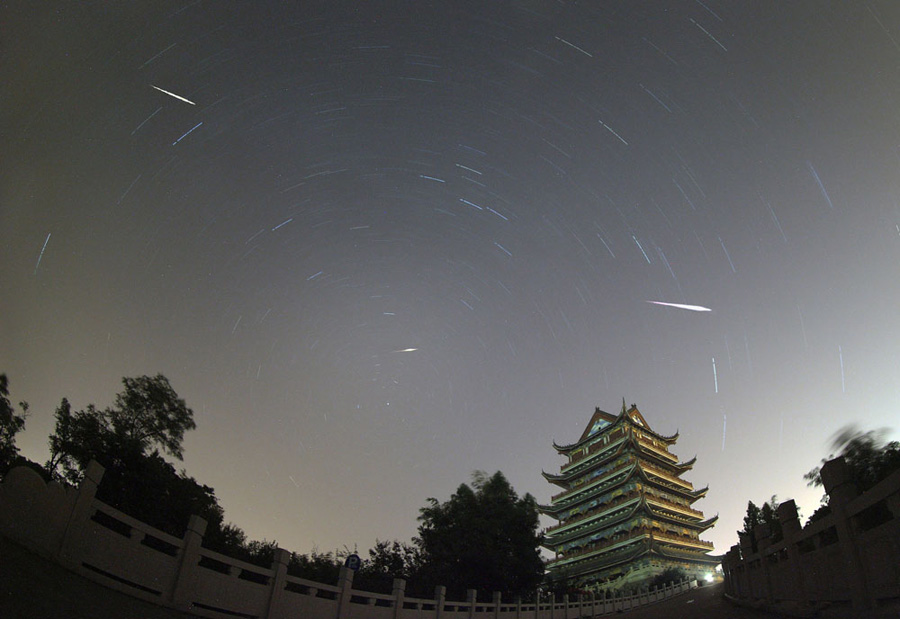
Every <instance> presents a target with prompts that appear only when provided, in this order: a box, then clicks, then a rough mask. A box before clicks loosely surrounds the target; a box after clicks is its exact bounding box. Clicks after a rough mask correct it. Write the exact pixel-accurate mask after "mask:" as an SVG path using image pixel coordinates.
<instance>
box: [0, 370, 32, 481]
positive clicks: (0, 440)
mask: <svg viewBox="0 0 900 619" xmlns="http://www.w3.org/2000/svg"><path fill="white" fill-rule="evenodd" d="M19 406H20V407H21V408H22V414H21V415H17V414H16V410H15V408H13V405H12V404H11V403H10V401H9V380H8V379H7V378H6V374H0V478H2V477H3V476H4V475H6V472H7V471H8V470H9V469H10V468H12V466H13V463H14V462H15V460H16V458H17V456H18V454H19V449H18V448H17V447H16V434H18V433H19V432H21V431H22V429H23V428H24V427H25V419H26V418H27V417H28V404H26V403H25V402H20V403H19Z"/></svg>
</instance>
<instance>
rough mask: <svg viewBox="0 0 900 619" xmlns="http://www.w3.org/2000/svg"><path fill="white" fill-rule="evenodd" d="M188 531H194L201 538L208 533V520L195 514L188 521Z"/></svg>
mask: <svg viewBox="0 0 900 619" xmlns="http://www.w3.org/2000/svg"><path fill="white" fill-rule="evenodd" d="M187 528H188V531H192V532H194V533H196V534H198V535H200V536H203V534H205V533H206V518H204V517H203V516H198V515H197V514H193V515H192V516H191V518H190V520H188V526H187Z"/></svg>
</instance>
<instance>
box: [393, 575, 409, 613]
mask: <svg viewBox="0 0 900 619" xmlns="http://www.w3.org/2000/svg"><path fill="white" fill-rule="evenodd" d="M391 595H393V596H394V619H400V615H401V614H402V613H403V602H404V601H405V600H406V580H404V579H403V578H395V579H394V588H393V590H392V591H391Z"/></svg>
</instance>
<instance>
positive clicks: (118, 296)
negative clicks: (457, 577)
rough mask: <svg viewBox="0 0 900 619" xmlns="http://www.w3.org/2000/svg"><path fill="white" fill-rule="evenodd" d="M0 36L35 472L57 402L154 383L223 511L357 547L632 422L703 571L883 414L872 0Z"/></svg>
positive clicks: (321, 17) (0, 137) (1, 344)
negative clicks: (833, 442)
mask: <svg viewBox="0 0 900 619" xmlns="http://www.w3.org/2000/svg"><path fill="white" fill-rule="evenodd" d="M0 35H2V39H3V41H4V44H3V62H2V63H0V83H2V84H3V85H4V87H3V94H2V105H0V122H2V125H0V149H2V150H0V152H2V153H3V157H2V185H0V248H2V249H0V252H2V253H0V282H2V288H3V291H4V294H3V295H2V296H0V315H2V321H0V372H5V373H6V374H7V375H8V377H9V380H10V388H11V398H12V399H14V401H19V400H27V401H28V402H29V403H30V405H31V409H30V410H31V415H30V417H29V419H28V422H27V426H26V430H25V432H24V433H23V434H21V435H20V436H19V438H18V441H17V443H18V446H19V447H20V449H21V450H22V453H23V455H26V456H27V457H30V458H31V459H33V460H37V461H41V462H43V461H44V460H45V459H46V457H47V453H48V450H47V437H48V435H49V434H50V432H51V431H52V429H53V411H54V409H55V407H56V406H57V405H58V404H59V401H60V400H61V399H62V398H63V397H67V398H69V400H70V401H71V402H72V404H73V406H75V407H79V408H83V407H85V406H87V405H88V404H89V403H95V404H97V405H98V406H106V405H109V404H110V403H111V402H112V399H113V397H114V395H115V393H116V392H117V391H118V390H119V387H120V379H121V377H122V376H135V375H141V374H155V373H157V372H161V373H163V374H165V375H166V376H167V377H168V378H169V379H170V381H171V382H172V385H173V386H174V388H175V389H176V390H177V391H178V393H179V395H180V396H181V397H183V398H185V399H186V401H187V403H188V405H189V406H191V407H192V408H193V409H194V412H195V421H196V423H197V429H196V430H194V431H192V432H191V433H189V434H188V435H187V436H186V440H185V460H184V462H183V463H179V465H178V466H179V468H180V467H181V466H183V467H184V468H185V469H186V470H187V472H188V474H189V475H191V476H193V477H195V478H196V479H197V480H199V481H200V482H202V483H205V484H208V485H210V486H212V487H213V488H215V491H216V495H217V496H218V497H219V499H220V501H221V504H222V506H223V507H224V508H225V512H226V519H227V520H230V521H232V522H234V523H235V524H237V525H238V526H240V527H242V528H243V529H244V530H245V531H246V532H247V533H248V535H249V536H250V537H251V538H255V539H262V538H266V539H269V540H272V539H275V540H277V541H278V543H279V544H281V545H282V546H284V547H286V548H289V549H291V550H296V551H299V552H309V551H310V550H311V549H312V548H314V547H316V548H318V549H320V550H322V551H327V550H334V549H335V548H342V547H343V546H344V545H347V546H348V547H350V548H351V549H352V548H353V547H354V545H358V548H359V550H360V551H361V552H364V551H365V550H366V549H368V548H369V547H371V546H372V545H373V544H374V542H375V539H376V537H377V538H380V539H395V538H396V539H400V540H408V539H409V538H410V537H411V536H413V535H414V534H415V532H416V516H417V515H418V509H419V508H420V507H422V506H423V505H425V502H426V499H427V498H428V497H437V498H440V499H445V498H447V497H449V495H450V494H451V493H452V492H453V491H454V490H455V489H456V487H457V486H458V485H459V484H460V483H462V482H466V481H468V480H469V479H470V474H471V472H472V471H473V470H475V469H483V470H485V471H488V472H493V471H496V470H498V469H499V470H502V471H503V472H504V473H505V474H506V475H507V477H508V478H509V479H510V481H511V482H512V484H513V485H514V487H515V488H516V490H517V491H518V492H520V493H524V492H530V493H532V494H533V495H534V496H535V497H536V498H537V499H538V500H539V501H540V502H547V501H549V497H550V495H551V494H552V493H553V488H552V487H551V486H550V485H549V484H548V483H546V482H545V481H544V480H543V478H542V477H541V471H542V470H546V471H553V470H557V469H558V467H559V465H560V461H559V460H558V458H557V456H556V455H555V452H554V450H553V447H552V441H553V440H556V441H557V442H558V443H568V442H572V441H575V440H577V439H578V437H579V436H580V434H581V432H582V430H583V429H584V426H585V424H586V423H587V422H588V420H589V418H590V416H591V413H592V412H593V410H594V407H595V406H600V407H601V408H603V409H604V410H607V411H610V412H618V411H619V409H620V406H621V401H622V398H623V397H624V398H625V399H626V400H627V402H628V403H632V402H634V403H636V404H637V405H638V406H639V407H640V410H641V412H642V413H643V414H644V416H645V417H646V419H647V421H648V422H649V423H650V425H651V426H652V427H653V428H654V429H655V430H657V431H659V432H660V433H663V434H674V433H675V432H676V431H678V432H680V437H681V438H680V439H679V441H678V443H677V445H675V446H674V448H673V451H674V452H675V453H676V454H678V455H679V457H680V458H681V459H682V460H689V459H690V458H692V457H693V456H694V455H696V456H697V462H696V464H695V465H694V467H693V469H692V470H691V471H690V473H689V474H687V475H686V478H688V479H689V480H690V481H691V482H693V483H694V484H695V486H697V487H702V486H705V485H707V484H709V487H710V490H709V493H708V495H707V497H706V498H705V499H703V500H702V501H701V502H700V503H699V504H698V508H699V509H701V510H703V511H704V512H705V513H707V514H709V515H713V514H716V513H718V514H719V516H720V520H719V524H718V525H717V526H716V527H715V528H714V529H713V530H712V531H710V532H709V533H708V534H707V535H705V538H706V539H710V540H711V541H713V542H714V543H715V544H716V549H717V552H725V551H726V550H727V549H728V548H729V547H730V545H731V544H733V543H735V540H736V535H735V533H734V532H735V531H736V530H737V529H739V528H740V527H741V520H742V517H743V514H744V511H745V509H746V505H747V501H748V500H753V501H754V502H756V503H761V502H762V501H765V500H768V499H769V498H770V497H771V496H772V495H773V494H777V495H778V497H779V498H781V499H785V498H795V499H797V502H798V505H800V506H801V511H802V512H803V515H804V517H805V516H808V515H809V514H810V513H812V511H813V509H815V507H816V505H817V502H818V498H819V496H820V492H819V491H818V490H813V489H808V488H807V487H806V486H805V482H804V480H803V477H802V476H803V474H804V473H805V472H806V471H808V470H809V469H810V468H812V467H813V466H815V465H816V464H818V463H819V460H820V459H821V458H822V457H824V456H826V455H827V453H826V451H827V448H828V440H829V437H830V436H831V435H832V434H833V433H834V432H835V431H837V430H838V429H839V428H840V427H841V426H843V425H844V424H845V423H849V422H856V423H858V424H860V425H861V426H864V427H866V428H877V427H882V426H892V425H894V426H896V425H897V421H896V420H897V419H900V417H898V411H900V370H898V368H900V321H898V320H897V308H898V303H900V277H898V276H897V274H898V265H900V235H898V231H900V146H898V145H900V114H898V112H897V102H898V101H900V46H898V44H897V41H898V40H900V5H897V4H896V3H895V2H891V1H874V2H867V3H838V4H829V5H825V4H823V3H821V2H812V1H801V2H791V3H782V2H707V1H706V0H704V2H702V3H701V2H693V3H687V2H679V3H663V2H640V1H638V2H633V1H630V2H591V3H577V2H570V1H562V2H555V1H554V2H550V1H544V0H521V1H515V2H503V3H501V2H474V1H468V0H462V1H459V2H433V1H422V2H394V3H359V2H343V1H336V2H321V3H320V2H303V3H296V4H291V3H282V2H269V1H268V0H262V1H260V2H252V3H249V2H237V1H235V2H222V3H216V2H207V1H200V2H187V1H181V2H169V1H166V0H162V1H160V2H154V3H118V4H115V3H114V4H111V5H110V4H104V5H98V4H91V3H63V2H49V3H39V5H35V4H34V3H26V2H22V1H21V0H14V1H13V2H9V3H5V4H4V6H3V8H0ZM51 236H52V239H51ZM678 310H681V311H678ZM685 310H686V311H685ZM398 353H403V354H398ZM711 365H712V367H710V366H711ZM711 374H712V376H711ZM729 419H730V420H731V423H727V420H729ZM726 429H730V430H731V437H729V438H728V441H727V442H726V440H725V439H726V436H725V435H726ZM894 435H896V428H895V433H894ZM545 524H549V522H547V523H545Z"/></svg>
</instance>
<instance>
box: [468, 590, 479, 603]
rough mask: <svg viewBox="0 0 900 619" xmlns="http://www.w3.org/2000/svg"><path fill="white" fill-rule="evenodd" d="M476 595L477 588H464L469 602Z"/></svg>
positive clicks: (473, 599) (472, 600)
mask: <svg viewBox="0 0 900 619" xmlns="http://www.w3.org/2000/svg"><path fill="white" fill-rule="evenodd" d="M477 595H478V590H477V589H466V599H467V600H468V601H470V602H474V601H475V596H477Z"/></svg>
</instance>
